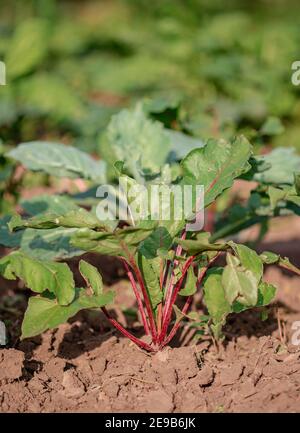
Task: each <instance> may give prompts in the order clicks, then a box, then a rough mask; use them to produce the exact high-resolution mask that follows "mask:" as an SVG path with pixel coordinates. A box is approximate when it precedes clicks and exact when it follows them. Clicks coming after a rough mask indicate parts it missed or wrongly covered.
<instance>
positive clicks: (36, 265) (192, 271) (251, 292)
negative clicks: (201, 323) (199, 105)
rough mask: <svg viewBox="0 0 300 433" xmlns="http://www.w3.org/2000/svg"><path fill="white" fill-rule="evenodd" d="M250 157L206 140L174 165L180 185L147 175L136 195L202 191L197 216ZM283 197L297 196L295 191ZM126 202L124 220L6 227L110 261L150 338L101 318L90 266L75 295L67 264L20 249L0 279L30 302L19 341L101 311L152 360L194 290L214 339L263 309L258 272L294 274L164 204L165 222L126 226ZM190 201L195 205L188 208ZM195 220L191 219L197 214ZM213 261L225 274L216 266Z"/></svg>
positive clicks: (267, 287)
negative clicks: (28, 293) (66, 239)
mask: <svg viewBox="0 0 300 433" xmlns="http://www.w3.org/2000/svg"><path fill="white" fill-rule="evenodd" d="M250 158H251V145H250V144H249V142H248V141H247V140H246V139H245V138H243V137H240V138H237V139H235V140H234V141H233V142H231V143H228V142H225V141H223V140H220V141H215V140H212V141H208V143H207V144H206V146H205V147H203V148H200V149H195V150H193V151H191V152H190V153H189V154H188V155H187V156H186V157H185V158H184V159H183V160H182V161H181V167H180V168H181V171H180V176H178V177H176V179H174V180H173V181H172V180H171V179H172V176H170V175H167V174H166V173H165V172H164V173H162V174H160V175H159V176H150V175H149V174H148V180H147V181H146V178H147V177H146V176H145V187H146V190H147V191H150V190H151V188H150V187H151V186H153V185H158V186H162V185H168V186H170V185H171V184H172V183H173V184H174V185H177V186H179V187H181V188H182V187H184V186H185V185H189V186H193V187H195V186H197V185H203V187H204V203H203V207H208V206H209V205H211V204H212V203H213V202H214V201H215V200H216V198H217V197H218V196H219V195H220V194H221V193H222V192H223V191H224V190H226V189H228V188H230V187H231V186H232V184H233V181H234V179H236V178H238V177H239V176H241V175H244V174H245V173H246V172H248V171H249V170H250V169H252V167H251V165H250V164H249V160H250ZM116 169H117V170H118V174H119V180H120V183H122V182H123V183H124V182H126V183H127V184H130V185H131V186H136V181H135V180H134V179H133V178H131V177H129V176H128V175H127V174H125V173H124V172H123V164H122V163H120V162H118V163H116ZM149 179H150V180H149ZM292 188H294V190H293V191H294V192H293V193H294V195H295V197H298V195H299V188H298V187H297V188H295V187H294V186H293V187H292ZM194 190H196V189H195V188H194ZM125 198H126V206H127V208H128V209H127V210H129V212H128V213H127V214H128V215H129V217H128V219H126V218H125V219H123V218H122V219H121V218H120V219H119V221H110V220H108V219H103V220H101V219H99V218H98V217H97V216H96V213H95V210H94V209H92V211H87V210H85V209H83V208H80V207H77V205H76V208H75V209H74V208H72V210H67V211H66V212H47V213H42V214H39V215H36V216H34V217H32V218H29V219H22V218H21V217H20V216H15V217H13V218H12V219H11V221H10V223H9V227H10V230H11V231H19V230H25V231H26V230H28V229H31V230H32V229H33V230H36V231H39V230H40V231H42V232H43V236H45V231H47V230H48V231H49V233H51V232H53V231H55V230H63V229H67V230H70V232H69V233H70V243H71V245H72V246H73V247H74V248H77V249H79V251H88V252H93V253H98V254H101V255H109V256H114V257H117V258H119V259H120V260H121V261H122V263H123V265H124V268H125V270H126V273H127V275H128V278H129V280H130V282H131V286H132V289H133V292H134V295H135V298H136V301H137V306H138V310H139V315H140V319H141V323H142V324H143V327H144V330H145V333H146V335H148V336H149V337H151V338H149V339H139V338H137V337H136V336H134V335H133V334H132V333H131V332H129V331H128V330H127V329H125V328H124V327H123V326H122V325H121V324H120V323H118V322H117V321H116V320H115V319H114V318H113V317H112V316H111V315H110V313H109V311H108V310H107V309H106V305H108V304H110V303H112V302H113V299H114V293H113V292H112V291H104V290H103V283H102V278H101V275H100V274H99V272H98V270H97V269H96V268H95V267H94V266H92V265H91V264H89V263H87V262H86V261H84V260H81V261H80V263H79V271H80V273H81V275H82V277H83V278H84V280H85V282H86V287H85V288H76V287H75V283H74V278H73V274H72V272H71V271H70V269H69V267H68V265H67V264H66V263H60V262H54V261H48V260H39V259H37V258H34V257H32V256H30V255H28V254H25V253H24V251H22V248H21V249H20V250H18V251H14V252H12V253H11V254H10V255H8V256H6V257H4V258H3V259H1V261H0V273H1V274H2V275H3V276H4V277H5V278H7V279H16V278H20V279H22V280H23V281H24V283H25V285H26V287H28V288H30V289H31V290H32V291H33V292H36V293H38V295H36V296H32V297H31V298H30V299H29V304H28V309H27V311H26V313H25V317H24V321H23V325H22V338H28V337H32V336H35V335H38V334H40V333H42V332H44V331H45V330H47V329H51V328H55V327H57V326H58V325H59V324H61V323H63V322H65V321H67V320H68V319H69V318H70V317H72V316H74V315H75V314H76V313H77V312H78V311H80V310H82V309H88V308H101V309H102V311H103V313H104V314H105V316H106V317H107V319H108V320H109V321H110V323H111V324H112V325H113V326H115V327H116V328H117V329H118V330H119V331H120V332H121V333H122V334H123V335H124V336H126V337H128V338H129V339H130V340H132V341H133V342H134V343H136V344H137V345H138V346H139V347H141V348H143V349H145V350H148V351H151V352H154V351H157V350H160V349H162V348H163V347H165V346H166V345H167V344H168V343H169V342H170V341H171V340H172V338H173V337H174V335H175V334H176V331H177V330H178V328H179V326H180V324H181V321H182V320H183V319H187V318H189V315H188V310H189V307H190V305H191V302H192V299H193V296H194V295H195V293H196V292H197V291H199V290H203V300H204V303H205V305H206V308H207V311H208V314H209V327H210V329H211V331H212V333H213V334H214V336H215V337H216V338H219V337H221V335H222V327H223V325H224V324H225V322H226V317H227V316H228V314H230V313H239V312H241V311H243V310H246V309H248V308H252V307H264V306H266V305H268V304H269V303H270V302H271V301H272V299H273V298H274V296H275V293H276V288H275V287H274V286H273V285H271V284H268V283H266V282H264V281H263V271H264V265H268V264H275V263H276V264H278V265H279V266H281V267H283V268H286V269H289V270H291V271H294V272H295V273H296V274H298V275H300V270H299V269H297V268H296V267H295V266H294V265H292V264H291V263H290V262H289V260H288V259H286V258H284V259H282V258H281V257H280V256H278V255H276V254H275V253H271V252H265V253H263V254H261V255H258V254H257V253H256V252H255V251H253V250H252V249H250V248H249V247H247V246H245V245H240V244H237V243H235V242H233V241H232V240H231V241H230V240H229V241H228V240H227V241H223V242H221V241H220V242H214V241H213V240H212V239H213V238H212V236H211V235H210V233H208V232H204V231H189V230H188V229H187V227H188V225H187V224H188V223H190V222H191V221H190V219H188V220H185V219H184V218H182V219H175V218H174V206H175V204H174V203H175V202H174V200H172V198H171V201H170V208H171V212H170V218H169V219H167V220H151V219H150V218H149V217H148V218H138V217H135V214H134V213H133V212H131V207H132V206H133V202H132V198H131V197H130V196H129V195H127V196H126V197H125ZM197 202H198V197H196V196H195V197H194V198H193V203H194V204H195V206H196V204H197ZM195 209H197V206H196V208H195ZM201 210H202V209H201ZM98 216H99V215H98ZM194 217H196V219H197V215H195V214H194ZM56 239H57V237H56ZM57 242H58V239H57ZM221 256H225V260H224V259H223V260H219V259H220V258H221ZM35 257H36V256H35ZM218 262H220V263H225V265H223V266H217V263H218ZM179 298H182V299H184V304H183V307H182V308H179V307H178V305H177V302H178V299H179ZM146 341H147V342H146Z"/></svg>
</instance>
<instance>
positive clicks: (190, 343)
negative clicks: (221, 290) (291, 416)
mask: <svg viewBox="0 0 300 433" xmlns="http://www.w3.org/2000/svg"><path fill="white" fill-rule="evenodd" d="M276 227H278V225H277V226H276ZM276 227H275V229H274V230H273V231H272V233H271V235H270V236H269V237H268V239H267V241H268V242H267V244H266V245H263V246H261V249H274V250H275V247H274V245H275V244H276V248H277V247H280V249H281V250H284V251H285V249H286V250H287V252H286V253H288V251H292V252H293V257H292V258H293V259H294V262H295V263H298V264H300V263H299V251H298V249H297V246H298V244H299V241H298V240H295V239H294V237H295V236H294V235H293V236H292V235H291V236H290V237H289V235H287V236H286V238H285V239H286V242H279V241H280V239H282V229H279V231H278V233H281V238H280V237H278V238H277V237H276V236H277V235H276ZM279 227H280V224H279ZM285 228H286V224H285ZM291 231H292V230H291ZM274 233H275V234H274ZM293 233H295V226H294V230H293ZM298 237H299V236H298ZM273 247H274V248H273ZM296 253H298V254H296ZM109 265H110V264H109V263H108V262H105V265H104V267H105V268H106V271H107V275H109V272H108V270H109ZM111 266H116V265H115V264H114V265H113V264H111ZM113 271H114V272H115V275H116V274H117V273H118V272H119V271H118V270H117V267H116V268H113ZM120 277H122V274H119V278H120ZM266 279H267V280H268V281H272V282H273V283H276V284H277V286H278V287H280V290H279V291H278V295H277V300H276V302H275V303H274V305H273V306H272V308H271V309H270V314H269V317H268V319H267V320H266V321H264V322H262V321H261V320H260V312H259V311H248V312H245V313H242V314H240V315H238V316H232V317H231V318H230V319H229V321H228V324H227V325H226V327H225V335H226V339H225V341H224V342H223V343H222V344H220V345H219V347H218V348H217V347H216V346H215V344H214V343H213V341H212V340H211V338H210V337H209V336H207V337H203V338H202V339H200V340H195V339H193V331H192V330H191V329H190V328H182V330H181V332H180V333H179V335H178V337H177V340H175V341H173V342H172V347H170V348H167V349H165V350H164V351H162V352H160V353H157V354H155V355H149V354H147V353H145V352H143V351H141V350H140V349H138V348H137V347H136V346H135V345H133V344H132V343H131V342H129V341H127V340H126V339H124V338H122V337H120V335H119V334H118V333H117V332H116V331H114V330H113V329H112V328H111V327H110V325H109V323H108V322H107V321H106V319H105V318H104V316H103V315H102V313H100V312H95V311H93V312H83V313H80V314H79V315H77V317H75V318H74V319H73V320H72V321H71V323H68V324H65V325H62V326H60V327H59V328H58V329H56V330H54V331H49V332H46V333H45V334H44V335H43V336H40V337H36V338H34V339H31V340H25V341H23V342H20V341H19V340H18V334H19V326H20V321H21V318H22V317H19V316H20V315H18V314H19V313H17V311H18V310H19V309H20V308H24V307H25V295H26V292H25V293H24V292H22V295H19V297H18V298H17V300H16V301H15V304H13V305H11V304H9V302H8V299H9V298H10V297H9V296H8V295H11V294H12V293H13V292H12V286H11V287H9V286H7V292H6V298H3V297H2V303H1V302H0V314H1V318H2V320H3V318H5V319H6V320H8V319H9V320H10V322H11V325H12V326H11V328H10V331H11V340H10V346H13V347H10V348H8V349H0V385H1V386H0V407H1V409H0V411H1V412H150V413H151V412H300V397H299V391H300V346H295V345H293V344H292V341H291V337H292V334H293V332H294V331H293V330H292V324H293V323H294V322H295V321H300V291H299V283H300V279H299V278H298V277H293V276H291V275H289V274H286V273H283V272H281V271H280V270H278V269H276V268H273V267H270V268H269V269H268V270H267V274H266ZM108 280H109V278H108V277H107V282H109V283H112V282H113V281H116V279H114V280H111V281H108ZM114 289H116V290H117V291H118V299H117V303H116V304H118V307H116V306H113V308H112V311H113V313H114V314H115V316H116V317H117V318H118V320H119V321H120V322H121V323H123V324H124V325H126V326H128V327H129V328H131V329H132V330H133V332H135V333H137V334H138V333H139V325H138V322H137V321H136V318H135V317H134V315H131V314H128V311H130V309H131V308H132V307H133V306H134V301H133V300H132V297H131V296H130V288H129V285H128V282H127V281H125V280H119V281H117V282H115V284H114ZM0 301H1V299H0ZM1 305H2V308H3V310H1ZM3 305H4V307H3ZM193 308H195V306H194V307H193ZM198 309H199V308H198ZM14 313H15V314H14Z"/></svg>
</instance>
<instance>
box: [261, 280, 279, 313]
mask: <svg viewBox="0 0 300 433" xmlns="http://www.w3.org/2000/svg"><path fill="white" fill-rule="evenodd" d="M276 291H277V288H276V287H275V286H273V285H272V284H268V283H261V284H260V285H259V287H258V300H257V306H258V307H263V306H265V305H269V304H270V302H271V301H272V300H273V299H274V297H275V295H276Z"/></svg>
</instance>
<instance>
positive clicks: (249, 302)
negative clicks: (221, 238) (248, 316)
mask: <svg viewBox="0 0 300 433" xmlns="http://www.w3.org/2000/svg"><path fill="white" fill-rule="evenodd" d="M226 260H227V266H225V268H224V272H223V275H222V285H223V287H224V291H225V296H226V299H227V301H228V302H229V304H232V303H233V302H234V301H238V302H239V303H241V304H243V305H246V306H254V305H256V303H257V291H258V281H257V278H256V276H255V275H254V274H253V272H251V271H250V270H248V269H247V270H245V269H244V268H243V267H242V266H240V261H239V260H238V259H237V258H236V257H235V256H233V255H232V254H230V253H227V256H226Z"/></svg>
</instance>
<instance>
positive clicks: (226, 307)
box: [203, 268, 231, 338]
mask: <svg viewBox="0 0 300 433" xmlns="http://www.w3.org/2000/svg"><path fill="white" fill-rule="evenodd" d="M203 289H204V301H205V304H206V306H207V309H208V312H209V315H210V317H211V319H212V322H213V323H212V331H213V333H214V335H215V337H216V338H219V337H220V336H221V331H222V326H223V325H224V324H225V321H226V316H227V315H228V314H229V313H230V312H231V307H230V304H229V303H228V301H227V299H226V297H225V292H224V288H223V285H222V269H220V268H212V269H209V270H208V272H207V274H206V277H205V279H204V281H203Z"/></svg>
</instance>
